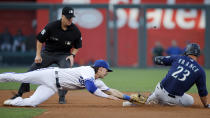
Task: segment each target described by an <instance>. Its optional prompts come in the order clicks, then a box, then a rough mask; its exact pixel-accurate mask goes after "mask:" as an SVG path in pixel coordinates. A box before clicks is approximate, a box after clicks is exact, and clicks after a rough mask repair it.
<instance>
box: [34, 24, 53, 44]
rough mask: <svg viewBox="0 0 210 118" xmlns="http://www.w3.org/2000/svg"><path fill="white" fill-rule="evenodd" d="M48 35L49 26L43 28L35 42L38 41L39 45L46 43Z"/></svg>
mask: <svg viewBox="0 0 210 118" xmlns="http://www.w3.org/2000/svg"><path fill="white" fill-rule="evenodd" d="M49 34H50V26H49V24H48V25H46V26H45V28H44V29H43V30H42V31H41V32H40V33H39V34H38V35H37V36H36V38H37V40H39V41H40V42H41V43H44V42H46V40H47V39H48V38H49Z"/></svg>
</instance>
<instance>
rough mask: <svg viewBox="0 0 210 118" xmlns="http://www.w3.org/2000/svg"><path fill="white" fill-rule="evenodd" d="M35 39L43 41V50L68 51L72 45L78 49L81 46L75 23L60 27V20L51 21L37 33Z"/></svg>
mask: <svg viewBox="0 0 210 118" xmlns="http://www.w3.org/2000/svg"><path fill="white" fill-rule="evenodd" d="M37 39H38V40H39V41H40V42H41V43H44V42H45V49H44V50H45V51H47V52H63V53H70V49H71V48H72V47H74V48H76V49H78V48H81V47H82V38H81V32H80V31H79V29H78V28H77V26H76V25H75V24H73V23H72V24H71V25H70V26H68V27H67V30H65V31H64V30H63V29H62V28H61V20H57V21H54V22H51V23H49V24H47V25H46V26H45V28H44V29H43V30H42V31H41V32H40V33H39V34H38V35H37Z"/></svg>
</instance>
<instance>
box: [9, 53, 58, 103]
mask: <svg viewBox="0 0 210 118" xmlns="http://www.w3.org/2000/svg"><path fill="white" fill-rule="evenodd" d="M41 56H42V63H33V64H32V65H31V67H30V68H29V70H28V72H29V71H33V70H36V69H40V68H45V67H48V66H50V65H51V64H52V63H53V61H54V60H53V58H52V57H51V56H50V55H49V54H48V53H45V52H42V53H41ZM29 91H30V84H29V83H22V84H21V86H20V88H19V90H18V93H17V94H15V95H14V96H13V97H12V98H11V99H14V98H16V97H19V96H22V95H23V93H25V92H29Z"/></svg>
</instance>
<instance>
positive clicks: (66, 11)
mask: <svg viewBox="0 0 210 118" xmlns="http://www.w3.org/2000/svg"><path fill="white" fill-rule="evenodd" d="M62 15H64V16H65V17H66V18H67V19H70V18H72V17H75V15H74V9H73V8H72V7H64V8H63V10H62Z"/></svg>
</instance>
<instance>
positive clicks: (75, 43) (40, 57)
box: [11, 7, 82, 104]
mask: <svg viewBox="0 0 210 118" xmlns="http://www.w3.org/2000/svg"><path fill="white" fill-rule="evenodd" d="M73 17H75V15H74V9H73V8H71V7H64V8H63V10H62V17H61V19H60V20H57V21H54V22H51V23H48V24H47V25H46V26H45V28H44V29H43V30H42V31H41V32H40V33H39V34H38V35H37V44H36V57H35V59H34V63H33V64H32V66H31V67H30V69H29V70H28V71H33V70H36V69H40V68H45V67H48V66H50V65H52V64H57V65H58V66H59V67H60V68H69V67H72V66H73V64H74V57H75V56H76V54H77V52H78V50H79V48H81V47H82V37H81V32H80V30H79V29H78V28H77V26H76V25H75V24H73V23H72V20H73ZM44 43H45V47H44V48H43V50H42V46H43V45H44ZM46 76H47V75H46ZM29 91H30V85H29V83H22V84H21V86H20V88H19V91H18V93H17V94H16V95H15V96H14V97H12V98H11V99H14V98H16V97H18V96H22V94H23V93H25V92H29ZM58 93H59V103H60V104H65V103H66V101H65V94H66V93H67V90H59V92H58Z"/></svg>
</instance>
